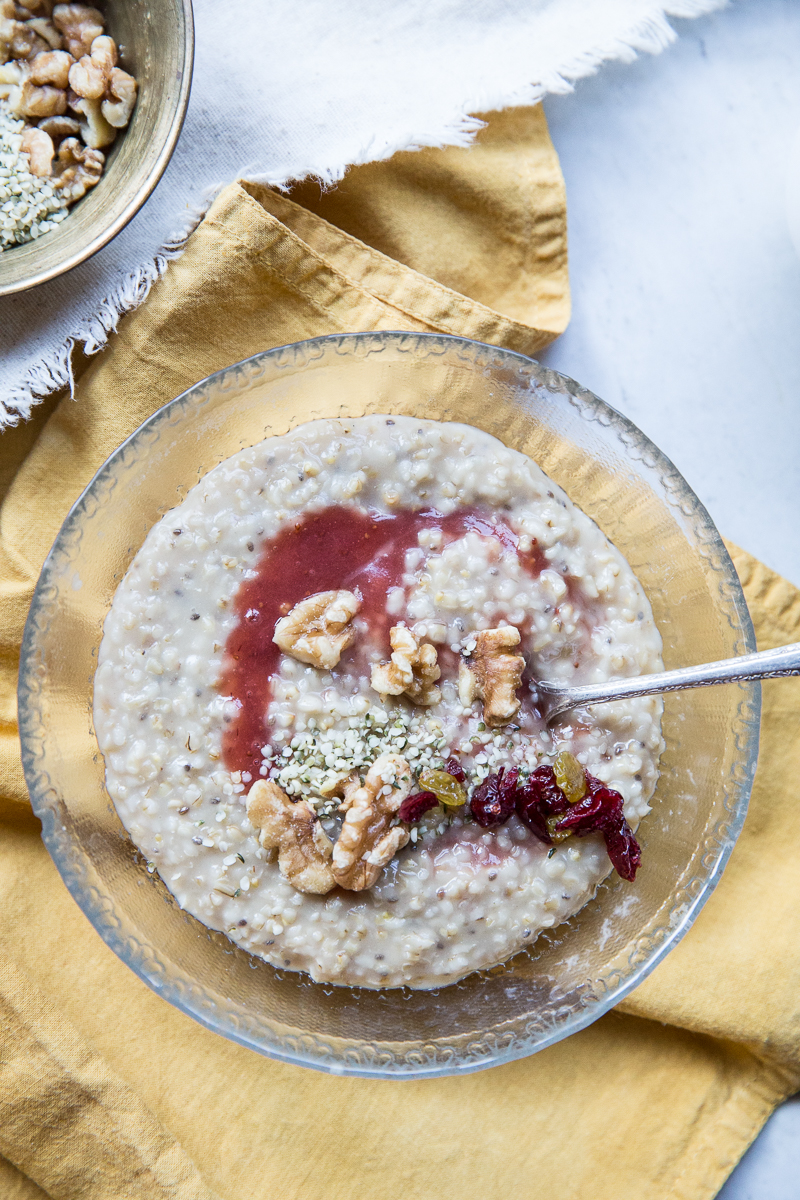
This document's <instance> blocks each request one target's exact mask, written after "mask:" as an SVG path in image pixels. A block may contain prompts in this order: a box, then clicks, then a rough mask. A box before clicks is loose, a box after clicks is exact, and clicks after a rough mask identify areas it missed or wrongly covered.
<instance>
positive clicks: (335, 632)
mask: <svg viewBox="0 0 800 1200" xmlns="http://www.w3.org/2000/svg"><path fill="white" fill-rule="evenodd" d="M660 650H661V639H660V636H659V634H658V631H657V629H656V627H655V624H654V622H653V618H652V613H651V610H650V606H649V604H648V602H647V599H646V597H645V595H644V592H643V590H642V588H641V585H640V584H639V582H638V580H637V579H636V577H635V576H634V574H633V572H632V571H631V569H630V567H629V566H628V564H627V563H626V562H625V560H624V559H623V558H622V556H621V555H620V554H619V553H618V552H617V550H616V549H615V548H614V547H613V546H612V545H610V543H609V542H608V541H607V540H606V538H605V537H604V535H603V534H602V533H601V532H600V530H599V529H598V528H597V526H596V525H595V524H594V523H593V522H592V521H591V520H590V519H589V518H588V517H587V516H586V515H585V514H584V513H583V512H581V511H580V510H579V509H578V508H576V507H575V505H573V504H572V503H571V501H570V500H569V498H568V497H567V496H566V495H565V494H564V493H563V492H562V491H561V489H559V488H558V487H556V485H555V484H553V483H552V481H551V480H550V479H548V478H547V476H545V475H544V474H543V473H542V471H541V470H540V469H539V468H538V467H537V466H536V464H535V463H533V462H532V461H531V460H530V459H529V458H527V457H526V456H524V455H522V454H520V453H518V452H517V451H514V450H509V449H508V448H506V447H505V446H503V445H502V444H501V443H500V442H498V441H497V440H496V439H494V438H492V437H490V436H489V435H487V434H485V433H483V432H481V431H479V430H477V429H474V428H472V427H469V426H465V425H458V424H443V423H439V422H435V421H417V420H412V419H411V418H409V417H399V416H395V417H392V416H372V417H363V418H359V419H357V420H353V421H315V422H312V423H309V424H306V425H303V426H300V427H299V428H297V429H295V430H294V431H293V432H292V433H290V434H287V435H286V436H283V437H276V438H269V439H267V440H266V441H264V442H261V443H260V444H259V445H257V446H254V447H252V448H250V449H248V450H244V451H242V452H241V453H239V454H236V455H234V456H233V457H232V458H230V459H228V460H226V461H225V462H223V463H221V464H220V466H218V467H216V468H215V469H214V470H213V471H211V472H209V474H208V475H206V476H205V477H204V479H203V480H202V481H201V482H200V483H199V484H197V486H196V487H194V488H193V489H192V490H191V491H190V492H189V494H188V495H187V497H186V499H185V500H184V502H183V503H182V504H181V505H179V506H178V507H177V508H175V509H173V510H172V511H171V512H169V513H168V514H167V515H166V516H165V517H164V518H163V519H162V520H161V521H160V522H159V523H158V524H157V525H156V526H155V527H154V528H153V529H152V530H151V531H150V533H149V534H148V536H147V538H146V540H145V543H144V545H143V546H142V548H141V550H140V551H139V553H138V554H137V555H136V557H135V559H134V561H133V563H132V564H131V567H130V569H129V570H128V572H127V574H126V576H125V578H124V579H123V581H122V583H121V584H120V587H119V589H118V591H117V594H116V596H115V598H114V602H113V605H112V607H111V610H110V612H109V614H108V616H107V618H106V622H105V627H104V634H103V640H102V644H101V647H100V653H99V664H98V668H97V673H96V676H95V693H94V718H95V727H96V730H97V735H98V739H99V742H100V747H101V749H102V751H103V754H104V756H105V762H106V780H107V785H108V789H109V792H110V794H111V796H112V798H113V800H114V803H115V805H116V807H117V811H118V812H119V815H120V817H121V819H122V821H123V822H124V824H125V827H126V828H127V829H128V831H129V833H130V835H131V837H132V838H133V840H134V842H135V843H136V845H137V846H138V847H139V848H140V849H141V851H142V852H143V853H144V854H145V855H146V857H147V859H148V861H149V863H150V864H152V867H153V869H156V870H158V872H159V874H160V875H161V878H162V879H163V880H164V882H165V884H166V885H167V887H168V888H169V889H170V891H171V892H172V893H173V894H174V895H175V897H176V898H177V900H178V902H179V903H180V905H181V906H182V907H183V908H185V909H187V910H188V911H189V912H191V913H193V914H194V915H195V916H196V917H198V918H199V920H201V921H202V922H204V923H205V924H206V925H208V926H210V927H211V928H214V929H218V930H223V931H224V932H225V933H227V935H228V936H229V937H230V938H231V939H232V940H233V941H234V942H236V943H237V944H238V945H240V946H242V947H243V948H244V949H246V950H248V951H250V952H251V953H252V954H256V955H259V956H260V957H262V958H265V959H267V960H268V961H269V962H272V963H274V964H275V965H277V966H280V967H282V968H289V969H292V970H297V971H306V972H308V974H309V975H311V977H312V978H313V979H315V980H319V981H323V980H324V981H332V982H335V983H339V984H350V985H361V986H366V987H395V986H400V985H404V984H405V985H408V986H410V987H415V988H430V987H435V986H438V985H441V984H445V983H450V982H453V981H454V980H457V979H459V978H461V977H462V976H464V975H466V974H468V973H469V972H471V971H475V970H478V969H479V968H482V967H489V966H492V965H494V964H496V963H498V962H502V961H504V960H505V959H507V958H509V957H510V956H511V955H513V954H514V953H516V952H517V951H518V950H520V949H521V948H522V947H524V946H526V945H529V944H531V943H532V942H534V941H535V939H536V937H537V936H538V934H539V933H540V932H541V931H542V930H543V929H546V928H549V927H552V926H554V925H558V924H559V923H560V922H562V921H564V920H566V919H567V918H568V917H570V916H571V915H572V914H574V913H576V912H577V911H578V910H579V909H580V908H581V907H582V906H583V905H584V904H586V902H587V901H588V900H589V899H591V897H592V896H593V895H594V892H595V890H596V888H597V886H598V884H599V883H600V882H601V881H602V880H603V879H604V878H605V876H606V875H608V873H609V872H610V871H611V869H612V864H613V866H615V867H616V868H617V870H618V872H619V873H620V874H621V875H622V876H623V877H624V878H627V879H633V877H634V875H635V872H636V868H637V866H638V864H639V848H638V845H637V843H636V839H635V836H634V831H635V829H636V827H637V825H638V822H639V820H640V819H641V818H642V817H643V816H645V814H646V813H648V812H649V805H648V801H649V799H650V798H651V796H652V794H653V791H654V788H655V783H656V778H657V762H658V757H659V755H660V753H661V749H662V740H661V732H660V716H661V701H660V700H659V699H657V698H649V697H648V698H640V699H634V700H626V701H621V702H617V703H614V704H604V705H598V706H596V707H595V708H593V709H579V710H576V711H575V712H573V713H571V714H568V715H567V716H565V717H564V718H562V719H560V720H559V721H558V722H557V723H556V724H555V725H553V726H552V727H551V728H550V729H547V728H546V727H545V725H544V723H543V721H542V719H541V716H540V714H539V711H538V710H537V707H536V680H537V679H548V680H555V681H559V682H563V683H589V682H599V681H603V680H607V679H610V678H620V677H624V676H631V675H639V674H644V673H648V672H651V671H658V670H660V669H661V668H662V663H661V658H660Z"/></svg>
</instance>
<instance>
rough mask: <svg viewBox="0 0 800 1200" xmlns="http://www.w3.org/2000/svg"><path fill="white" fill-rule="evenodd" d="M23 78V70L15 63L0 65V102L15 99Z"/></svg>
mask: <svg viewBox="0 0 800 1200" xmlns="http://www.w3.org/2000/svg"><path fill="white" fill-rule="evenodd" d="M23 77H24V70H23V68H22V67H21V66H20V65H19V63H15V62H7V63H0V100H9V101H10V100H11V99H13V98H16V96H17V95H18V94H19V91H20V85H21V83H22V80H23Z"/></svg>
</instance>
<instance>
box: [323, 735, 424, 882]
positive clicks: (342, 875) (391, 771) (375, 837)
mask: <svg viewBox="0 0 800 1200" xmlns="http://www.w3.org/2000/svg"><path fill="white" fill-rule="evenodd" d="M410 791H411V769H410V767H409V765H408V763H407V762H406V760H405V759H404V758H401V757H400V755H399V754H382V755H381V757H380V758H378V759H376V760H375V762H374V763H373V764H372V766H371V767H370V769H369V771H368V772H367V777H366V779H365V780H364V782H363V784H362V785H361V786H360V787H358V788H355V789H354V790H353V791H352V792H351V793H350V795H349V796H348V797H347V799H346V805H347V810H346V813H345V818H344V822H343V824H342V831H341V833H340V834H339V837H338V839H337V841H336V845H335V846H334V847H333V877H334V879H335V880H336V882H337V883H338V884H339V886H340V887H343V888H346V889H347V890H348V891H351V892H363V891H364V890H365V889H366V888H370V887H372V885H373V884H374V883H376V882H377V880H378V877H379V876H380V873H381V871H382V870H383V868H384V867H385V866H386V864H387V863H388V862H389V861H390V860H391V859H392V858H393V857H394V855H395V854H396V853H397V851H398V850H399V849H400V848H401V847H402V846H405V844H406V842H407V841H408V838H409V831H408V830H407V829H406V828H405V827H404V826H402V825H395V826H392V825H391V821H392V818H393V817H395V816H396V815H397V810H398V809H399V808H400V805H401V804H402V802H403V800H405V798H406V796H407V795H408V794H409V792H410Z"/></svg>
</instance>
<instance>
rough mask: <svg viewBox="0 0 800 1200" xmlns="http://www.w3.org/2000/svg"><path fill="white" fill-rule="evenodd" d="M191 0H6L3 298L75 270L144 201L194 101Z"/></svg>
mask: <svg viewBox="0 0 800 1200" xmlns="http://www.w3.org/2000/svg"><path fill="white" fill-rule="evenodd" d="M193 47H194V32H193V21H192V8H191V0H158V2H157V3H144V0H133V2H132V3H124V4H121V3H119V2H118V0H104V2H103V3H101V4H99V5H98V6H94V5H88V4H56V3H54V2H53V0H27V2H26V3H25V4H22V3H16V2H15V0H0V295H5V294H9V293H12V292H17V291H22V290H24V289H25V288H29V287H33V286H35V285H36V284H38V283H43V282H44V281H46V280H48V279H52V278H54V277H55V276H57V275H61V274H63V273H64V272H65V271H69V270H70V269H71V268H72V267H74V266H77V265H78V263H81V262H83V261H84V260H85V259H86V258H89V257H90V256H91V255H92V254H94V253H95V252H96V251H97V250H99V249H100V248H101V247H102V246H104V245H105V244H106V243H107V242H109V241H110V240H111V238H113V237H114V236H115V235H116V234H117V233H119V232H120V230H121V229H123V228H124V226H125V225H126V224H127V223H128V221H130V220H131V218H132V217H133V216H134V215H135V214H136V212H138V210H139V209H140V208H141V206H142V205H143V204H144V202H145V200H146V199H147V197H148V196H149V195H150V193H151V192H152V190H153V188H154V187H155V186H156V184H157V183H158V180H159V179H160V178H161V175H162V174H163V172H164V170H165V168H166V165H167V163H168V162H169V159H170V157H171V155H172V152H173V150H174V148H175V144H176V142H177V139H178V135H179V133H180V130H181V126H182V124H183V119H184V116H185V113H186V107H187V104H188V100H189V89H190V84H191V74H192V59H193Z"/></svg>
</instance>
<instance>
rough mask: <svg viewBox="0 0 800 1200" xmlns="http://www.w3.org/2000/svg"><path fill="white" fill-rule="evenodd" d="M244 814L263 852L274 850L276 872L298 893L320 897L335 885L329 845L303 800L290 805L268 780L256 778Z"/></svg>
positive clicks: (311, 809)
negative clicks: (275, 853) (250, 823)
mask: <svg viewBox="0 0 800 1200" xmlns="http://www.w3.org/2000/svg"><path fill="white" fill-rule="evenodd" d="M247 815H248V817H249V818H250V821H251V822H252V823H253V825H255V827H256V829H257V830H258V840H259V842H260V843H261V845H262V846H263V847H264V849H265V850H277V852H278V869H279V870H280V873H281V875H283V877H284V879H286V880H288V882H289V883H290V884H291V885H292V887H293V888H296V889H297V891H298V892H310V893H311V894H312V895H315V896H324V894H325V893H326V892H329V891H330V890H331V888H332V887H333V886H334V884H335V880H334V876H333V871H332V869H331V861H330V860H331V852H332V849H333V847H332V845H331V841H330V838H328V837H327V835H326V834H325V831H324V830H323V829H322V826H321V825H320V823H319V821H318V820H317V816H316V813H315V812H314V810H313V808H312V807H311V805H310V804H309V803H308V801H307V800H298V801H297V803H296V804H293V803H292V802H291V800H290V799H289V797H288V796H287V795H286V793H285V792H284V791H283V790H282V789H281V788H279V787H278V785H277V783H273V782H272V781H271V780H266V779H259V780H257V781H256V782H255V783H254V784H253V786H252V787H251V788H250V791H249V792H248V794H247Z"/></svg>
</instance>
